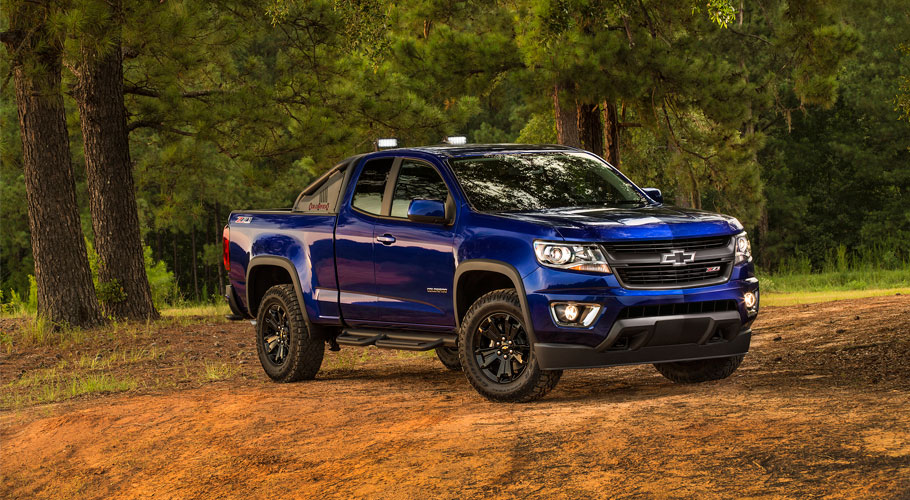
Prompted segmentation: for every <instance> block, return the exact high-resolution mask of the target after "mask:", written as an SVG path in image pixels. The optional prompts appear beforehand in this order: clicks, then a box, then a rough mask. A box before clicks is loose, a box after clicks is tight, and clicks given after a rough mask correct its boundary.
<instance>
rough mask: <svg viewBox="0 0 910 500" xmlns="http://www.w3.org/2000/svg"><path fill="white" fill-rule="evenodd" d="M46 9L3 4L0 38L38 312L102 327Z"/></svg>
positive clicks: (57, 50)
mask: <svg viewBox="0 0 910 500" xmlns="http://www.w3.org/2000/svg"><path fill="white" fill-rule="evenodd" d="M50 9H51V6H49V5H46V4H40V3H35V2H14V3H12V4H7V5H6V9H5V12H6V13H7V16H8V18H7V22H8V26H9V30H8V31H5V32H3V34H2V41H3V43H4V45H5V46H6V50H7V53H8V54H9V55H10V59H11V61H12V69H13V78H14V80H15V87H16V104H17V106H18V110H19V128H20V134H21V138H22V156H23V165H24V171H25V175H24V180H25V188H26V198H27V200H28V221H29V230H30V232H31V246H32V253H33V255H34V262H35V280H36V282H37V287H38V290H37V294H38V315H39V316H42V317H45V318H48V319H49V320H50V321H51V322H53V323H54V324H56V325H61V324H68V325H72V326H80V327H91V326H95V325H98V324H100V323H101V322H102V317H101V314H100V312H99V308H98V302H97V299H96V298H95V293H94V288H93V286H92V276H91V271H90V269H89V265H88V259H87V255H86V250H85V242H84V239H83V236H82V230H81V227H80V224H79V208H78V205H77V204H76V188H75V184H74V181H73V168H72V164H71V163H70V151H69V136H68V135H67V130H66V116H65V111H64V106H63V94H62V92H61V88H60V80H61V70H62V65H61V51H62V47H61V42H60V39H59V37H57V36H55V34H54V33H53V31H52V30H51V29H50V27H49V26H48V25H47V24H46V23H47V22H48V17H49V16H50V15H52V12H50Z"/></svg>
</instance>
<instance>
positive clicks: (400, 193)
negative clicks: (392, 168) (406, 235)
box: [391, 159, 449, 219]
mask: <svg viewBox="0 0 910 500" xmlns="http://www.w3.org/2000/svg"><path fill="white" fill-rule="evenodd" d="M448 196H449V190H448V189H447V188H446V184H445V182H443V180H442V177H440V176H439V172H437V171H436V169H435V168H433V167H432V166H430V165H428V164H426V163H423V162H419V161H414V160H407V159H405V160H402V161H401V169H400V170H399V172H398V182H396V183H395V193H394V195H393V196H392V213H391V216H392V217H397V218H400V219H407V218H408V207H409V206H410V205H411V200H439V201H442V202H445V201H446V199H447V198H448Z"/></svg>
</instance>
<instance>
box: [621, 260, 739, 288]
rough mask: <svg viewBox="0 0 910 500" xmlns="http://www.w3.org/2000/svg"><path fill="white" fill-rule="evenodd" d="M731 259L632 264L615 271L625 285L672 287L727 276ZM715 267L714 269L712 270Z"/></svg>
mask: <svg viewBox="0 0 910 500" xmlns="http://www.w3.org/2000/svg"><path fill="white" fill-rule="evenodd" d="M729 265H730V262H729V261H725V260H706V261H700V262H693V263H691V264H685V265H682V266H674V265H670V264H656V265H654V264H630V265H627V266H622V267H616V268H615V269H614V271H615V272H616V274H617V275H618V276H619V279H620V281H622V283H623V284H625V285H631V286H636V287H648V286H657V287H672V286H674V285H689V284H692V283H699V282H714V281H717V280H719V279H722V278H724V277H725V276H727V267H728V266H729ZM711 269H714V270H711Z"/></svg>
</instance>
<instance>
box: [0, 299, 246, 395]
mask: <svg viewBox="0 0 910 500" xmlns="http://www.w3.org/2000/svg"><path fill="white" fill-rule="evenodd" d="M226 311H227V308H226V307H224V308H220V307H217V306H190V307H180V308H169V309H166V310H164V311H162V313H163V314H162V316H163V317H162V318H161V319H159V320H155V321H110V322H108V323H107V324H106V325H104V326H101V327H98V328H89V329H80V328H68V327H62V328H57V329H54V328H53V325H51V324H50V323H49V322H47V321H44V320H42V319H41V318H37V317H35V316H34V315H28V314H26V315H23V316H20V317H18V318H10V317H9V316H6V317H5V318H4V320H3V321H4V322H3V323H2V327H0V360H2V364H0V372H2V381H0V409H16V408H22V407H27V406H33V405H36V404H45V403H54V402H58V401H63V400H67V399H71V398H74V397H78V396H84V395H92V394H102V393H111V392H123V391H133V390H137V389H140V390H156V389H163V388H172V387H195V386H198V385H200V384H203V383H207V382H209V381H215V380H226V379H233V378H237V377H239V376H242V372H241V367H240V366H239V363H237V362H236V361H233V360H229V359H228V358H227V355H225V354H224V352H223V350H222V349H228V350H230V349H232V348H233V346H231V347H228V348H225V347H221V346H218V345H217V344H216V345H215V346H214V347H213V346H212V344H213V343H215V342H222V343H224V344H225V345H230V344H233V343H234V342H236V340H231V341H230V342H228V340H227V339H228V338H230V335H231V333H228V332H227V331H226V330H225V329H224V328H225V327H224V326H222V325H221V323H223V322H224V321H225V320H224V318H223V314H224V313H225V312H226ZM221 336H224V337H221ZM219 337H221V338H219ZM243 343H244V344H245V343H246V341H245V340H244V342H243ZM244 349H245V351H244V356H249V353H248V352H247V351H249V346H245V347H244ZM231 352H233V355H232V358H235V357H236V359H237V361H239V360H240V358H239V355H238V352H236V351H231ZM36 354H38V356H36ZM228 354H230V352H229V353H228Z"/></svg>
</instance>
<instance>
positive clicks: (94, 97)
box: [75, 2, 158, 319]
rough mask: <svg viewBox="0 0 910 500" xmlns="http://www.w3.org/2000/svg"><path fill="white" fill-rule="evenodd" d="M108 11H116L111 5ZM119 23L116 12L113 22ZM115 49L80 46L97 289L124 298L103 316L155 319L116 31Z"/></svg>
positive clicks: (109, 305) (79, 87) (81, 103)
mask: <svg viewBox="0 0 910 500" xmlns="http://www.w3.org/2000/svg"><path fill="white" fill-rule="evenodd" d="M111 8H112V9H114V10H115V11H117V10H119V8H120V7H119V3H118V2H113V3H112V7H111ZM112 17H113V18H114V19H116V18H117V12H114V15H113V16H112ZM109 29H110V30H111V31H112V32H114V33H115V36H114V37H113V38H114V40H116V43H115V46H114V47H113V48H112V49H109V50H107V51H105V52H101V53H99V52H98V51H97V50H96V49H95V47H93V46H91V44H90V43H83V46H82V49H81V60H80V62H79V65H78V74H77V75H76V76H77V79H78V84H77V86H76V92H75V97H76V101H77V103H78V105H79V114H80V117H81V125H82V138H83V144H84V149H85V171H86V181H87V185H88V194H89V206H90V207H91V211H92V230H93V232H94V234H95V249H96V250H97V251H98V257H99V259H100V265H99V269H98V281H99V283H108V282H117V283H119V284H120V286H121V287H122V289H123V291H124V293H125V298H123V299H122V300H117V301H106V302H104V303H103V304H102V305H103V307H104V310H105V312H106V313H108V314H110V315H111V316H114V317H118V318H129V319H148V318H153V319H154V318H157V317H158V311H157V310H155V305H154V304H153V302H152V294H151V290H150V288H149V283H148V277H147V275H146V273H145V264H144V259H143V255H142V237H141V235H140V232H139V215H138V211H137V208H136V192H135V188H134V183H133V170H132V163H131V162H130V150H129V132H128V130H127V124H126V108H125V106H124V102H123V64H122V61H121V53H120V45H119V40H120V37H119V31H120V30H119V27H117V26H110V27H109Z"/></svg>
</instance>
